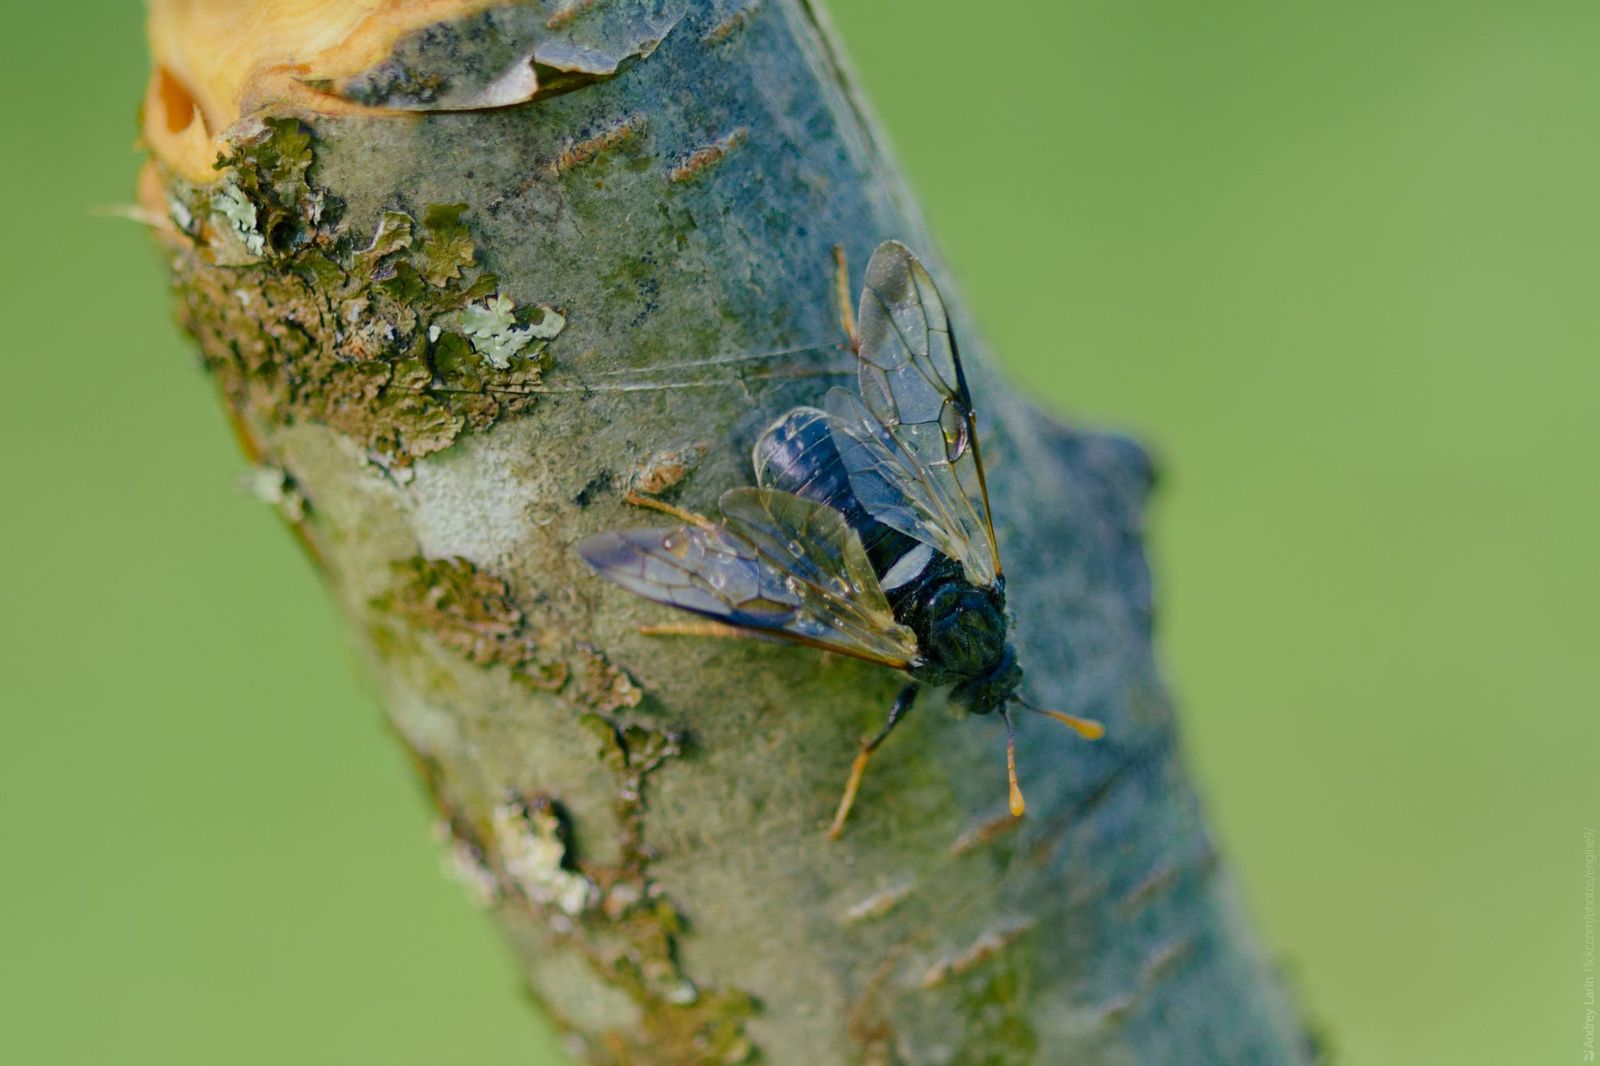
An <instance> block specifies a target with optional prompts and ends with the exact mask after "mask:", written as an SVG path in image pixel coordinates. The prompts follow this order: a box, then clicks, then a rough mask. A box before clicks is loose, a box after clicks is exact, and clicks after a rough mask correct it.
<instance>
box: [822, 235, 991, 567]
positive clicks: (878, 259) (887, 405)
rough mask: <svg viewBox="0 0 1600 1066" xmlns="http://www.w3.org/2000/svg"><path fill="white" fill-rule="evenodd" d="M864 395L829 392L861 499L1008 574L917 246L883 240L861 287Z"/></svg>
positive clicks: (889, 518) (905, 527)
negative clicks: (911, 247) (914, 251)
mask: <svg viewBox="0 0 1600 1066" xmlns="http://www.w3.org/2000/svg"><path fill="white" fill-rule="evenodd" d="M859 320H860V330H861V366H860V377H859V380H860V392H861V395H860V398H859V399H857V398H856V397H854V396H851V395H850V394H849V393H847V392H845V391H844V390H841V389H835V390H833V391H832V392H830V393H829V395H828V400H827V409H828V415H829V417H830V419H831V421H832V425H833V427H834V429H835V431H836V434H835V435H836V443H837V444H838V447H839V452H840V455H841V457H842V458H843V459H844V462H845V466H846V467H847V468H848V470H849V472H850V483H851V485H852V486H853V487H854V488H855V490H856V495H857V496H858V497H859V498H860V500H861V503H862V505H863V506H865V507H866V508H867V510H868V511H870V512H872V515H873V516H874V517H875V518H877V519H878V520H879V521H881V522H882V523H883V524H884V525H886V526H890V527H892V528H894V529H898V530H900V531H901V532H902V533H905V534H907V535H908V536H912V537H916V538H917V539H918V540H921V541H923V542H924V543H927V544H930V545H932V546H933V547H934V548H936V549H938V550H939V551H940V552H942V553H943V554H945V555H948V556H949V557H951V558H952V559H955V560H957V561H958V562H960V563H961V565H962V568H963V569H964V570H965V571H966V575H967V579H968V580H969V581H971V582H972V583H973V584H975V585H985V586H987V585H992V584H994V583H995V581H996V579H997V578H998V577H999V576H1000V553H999V550H998V548H997V547H996V545H995V539H994V525H993V522H992V521H991V519H990V516H989V500H988V490H987V487H986V486H985V484H984V474H983V460H982V458H981V456H980V455H979V454H978V437H977V431H976V419H975V417H974V415H973V411H972V399H971V396H970V395H969V394H968V392H967V383H966V379H965V377H964V376H963V374H962V372H961V360H960V356H959V355H958V354H957V351H956V346H955V339H954V338H953V337H952V336H951V333H950V322H949V319H948V317H947V316H946V314H945V309H944V301H942V300H941V299H940V298H939V291H938V289H937V288H935V287H934V284H933V279H932V278H931V277H929V276H928V272H927V270H926V269H925V268H924V267H923V266H922V264H921V263H919V262H918V261H917V259H916V257H915V256H913V255H912V254H911V252H910V251H909V250H908V249H907V248H906V247H905V245H903V244H900V243H899V242H897V241H885V242H884V243H883V244H881V245H879V246H878V250H877V251H876V252H874V253H873V255H872V261H871V262H870V263H869V264H868V265H867V278H866V284H865V287H864V288H863V290H862V293H861V311H860V315H859Z"/></svg>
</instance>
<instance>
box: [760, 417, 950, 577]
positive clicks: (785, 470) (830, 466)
mask: <svg viewBox="0 0 1600 1066" xmlns="http://www.w3.org/2000/svg"><path fill="white" fill-rule="evenodd" d="M752 458H753V459H754V461H755V470H756V484H757V485H760V486H761V487H762V488H764V489H778V490H780V491H783V492H790V493H793V494H794V495H796V496H799V497H802V498H803V499H807V500H815V501H816V502H817V503H821V504H826V505H827V506H829V507H831V508H833V509H834V510H835V511H838V512H839V513H840V514H841V515H843V516H844V520H845V524H846V525H848V526H849V527H850V528H851V529H853V530H855V531H856V533H857V534H858V535H859V536H860V537H861V546H862V547H863V548H865V549H866V550H867V558H868V560H870V561H871V563H872V568H873V570H874V572H876V573H878V574H880V575H882V574H884V573H885V572H887V571H889V570H891V569H892V568H893V567H894V564H895V563H897V562H899V561H900V560H901V559H902V558H904V557H905V556H906V555H907V553H909V552H911V551H913V550H914V549H917V548H922V551H923V555H927V554H928V549H927V548H926V547H925V546H924V545H923V544H922V542H921V541H918V540H914V539H912V538H911V537H908V536H906V535H905V534H904V533H901V532H900V531H899V530H897V529H890V528H889V527H888V526H886V525H884V524H883V523H882V522H880V521H878V520H877V519H876V518H875V517H873V515H872V514H871V512H869V511H868V510H867V509H866V508H865V507H863V506H862V505H861V501H860V500H859V499H858V498H857V497H856V493H855V489H854V488H853V487H852V486H851V484H850V472H849V471H848V470H847V469H846V468H845V465H844V460H843V459H842V458H841V457H840V455H839V448H838V445H837V444H836V443H835V442H834V437H833V431H832V429H830V428H829V420H828V416H827V414H825V413H824V412H822V411H819V410H817V409H816V408H815V407H796V408H794V409H792V410H790V411H789V412H788V413H786V414H785V415H784V416H783V417H782V418H779V419H778V420H777V421H775V422H773V423H772V425H770V426H768V427H767V430H766V432H765V433H763V434H761V438H760V439H759V440H757V441H756V445H755V448H754V450H753V456H752ZM888 587H889V586H885V588H886V589H887V588H888Z"/></svg>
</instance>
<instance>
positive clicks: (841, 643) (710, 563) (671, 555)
mask: <svg viewBox="0 0 1600 1066" xmlns="http://www.w3.org/2000/svg"><path fill="white" fill-rule="evenodd" d="M721 506H722V513H723V516H724V517H723V521H722V522H721V523H710V522H708V523H706V524H704V525H694V526H675V527H671V528H666V529H629V530H618V531H614V532H609V533H599V534H596V535H595V536H592V537H590V538H589V539H587V540H585V541H584V542H583V543H582V544H580V545H579V546H578V552H579V554H580V555H582V556H583V558H584V560H585V561H586V562H588V564H589V565H590V566H592V567H594V569H595V570H596V572H598V573H599V574H600V575H601V576H602V577H605V578H607V579H608V580H611V581H613V582H615V583H616V584H618V585H621V586H622V587H623V588H625V589H627V590H628V591H630V592H634V593H637V594H638V595H640V596H644V597H646V598H648V599H652V600H655V601H657V602H658V603H664V604H666V605H668V606H669V607H678V608H681V609H683V610H685V611H692V612H694V613H695V614H699V615H704V616H705V617H708V618H715V619H717V620H718V621H721V622H726V623H727V624H729V625H732V626H737V627H739V628H741V629H747V630H750V631H751V632H752V635H762V636H773V637H778V638H781V639H784V640H791V641H794V642H796V643H800V644H809V645H811V646H813V647H818V648H824V649H826V650H828V651H836V652H839V653H841V654H844V655H850V656H854V657H855V658H858V659H866V660H868V661H869V662H875V663H881V664H883V665H885V666H892V667H894V668H896V669H905V668H907V667H909V666H911V665H912V664H913V663H914V662H915V661H916V659H917V639H916V635H915V634H913V633H912V632H911V630H909V629H907V628H906V627H905V626H902V625H900V624H899V623H898V622H896V621H895V618H894V613H893V611H891V610H890V608H889V603H888V601H887V600H886V599H885V598H884V594H883V589H882V588H881V587H880V586H879V584H878V578H877V575H876V574H874V573H873V570H872V566H871V564H870V563H869V562H868V561H867V555H866V552H865V551H864V550H863V549H862V547H861V538H860V537H858V536H857V535H856V533H855V531H854V530H852V529H851V528H850V527H849V526H847V525H846V524H845V521H844V518H843V517H842V516H841V515H840V514H839V512H837V511H835V510H833V509H832V508H829V507H826V506H823V505H822V504H819V503H815V502H813V501H811V500H804V499H801V498H800V497H798V496H793V495H790V494H789V493H787V492H779V491H776V490H774V489H749V488H745V489H730V490H729V491H727V492H725V493H723V494H722V500H721Z"/></svg>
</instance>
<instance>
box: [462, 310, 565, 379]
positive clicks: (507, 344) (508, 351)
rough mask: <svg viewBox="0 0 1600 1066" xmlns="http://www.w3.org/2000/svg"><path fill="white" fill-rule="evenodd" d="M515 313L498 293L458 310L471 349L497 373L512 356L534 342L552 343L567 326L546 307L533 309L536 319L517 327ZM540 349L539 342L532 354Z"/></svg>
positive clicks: (504, 368) (507, 363)
mask: <svg viewBox="0 0 1600 1066" xmlns="http://www.w3.org/2000/svg"><path fill="white" fill-rule="evenodd" d="M515 310H516V305H515V304H513V303H512V302H511V301H510V300H509V299H508V298H506V297H505V296H502V295H500V294H499V293H496V294H495V295H493V296H491V297H489V298H488V299H487V300H484V301H483V302H482V303H475V304H468V305H467V306H466V307H464V308H462V309H461V316H460V322H461V331H462V332H463V333H465V334H466V335H467V339H468V340H470V341H471V342H472V348H473V350H474V351H476V352H477V353H478V354H479V355H481V356H483V359H484V361H485V362H486V363H488V364H489V365H490V366H492V367H494V368H495V369H496V370H506V369H509V368H510V366H511V359H512V357H513V356H515V355H517V354H518V353H520V352H522V351H523V350H524V349H525V348H527V347H528V346H529V345H531V344H534V343H535V342H536V341H537V342H543V341H548V340H551V339H552V338H554V337H555V336H556V335H557V334H558V333H560V332H561V330H562V328H563V327H565V326H566V324H567V320H566V319H565V318H563V317H562V316H561V315H560V314H559V313H557V312H556V311H555V309H554V308H551V307H545V306H541V307H539V308H537V309H536V317H533V318H530V319H529V321H528V322H526V323H523V324H519V322H518V320H517V316H516V315H515V314H514V313H513V312H514V311H515ZM543 349H544V345H543V344H542V343H540V344H539V345H538V347H537V348H535V349H534V351H535V352H539V351H543Z"/></svg>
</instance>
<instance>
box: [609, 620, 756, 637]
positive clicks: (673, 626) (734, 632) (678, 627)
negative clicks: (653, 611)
mask: <svg viewBox="0 0 1600 1066" xmlns="http://www.w3.org/2000/svg"><path fill="white" fill-rule="evenodd" d="M639 632H640V633H642V634H644V635H645V636H647V637H732V638H737V639H739V640H771V639H772V638H771V637H767V636H765V635H764V634H762V633H761V632H759V631H752V630H749V629H741V628H740V627H739V626H730V625H729V624H728V623H726V622H657V623H656V624H655V625H648V626H640V627H639Z"/></svg>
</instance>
